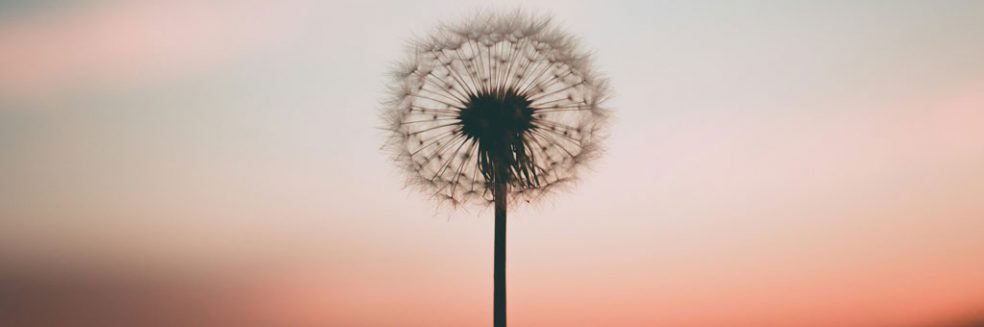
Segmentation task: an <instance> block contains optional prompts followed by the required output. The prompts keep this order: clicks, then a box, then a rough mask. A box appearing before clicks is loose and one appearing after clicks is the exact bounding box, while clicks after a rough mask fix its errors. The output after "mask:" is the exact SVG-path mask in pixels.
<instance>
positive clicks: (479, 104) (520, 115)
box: [459, 90, 533, 152]
mask: <svg viewBox="0 0 984 327" xmlns="http://www.w3.org/2000/svg"><path fill="white" fill-rule="evenodd" d="M468 100H469V101H468V103H467V104H466V105H465V108H464V109H462V110H461V113H460V116H459V118H460V119H461V124H462V132H463V133H464V134H465V136H467V137H469V138H473V139H475V140H476V141H478V143H479V146H480V147H482V148H485V149H486V150H487V151H493V152H498V151H509V150H510V148H513V147H514V144H513V143H515V142H522V136H523V133H525V132H526V131H527V130H529V129H530V126H531V122H532V120H533V109H532V108H530V101H529V100H527V99H526V97H525V96H522V95H519V94H517V93H516V92H515V91H512V90H507V91H505V92H493V93H480V94H477V95H473V96H471V97H469V99H468Z"/></svg>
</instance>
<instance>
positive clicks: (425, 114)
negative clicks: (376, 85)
mask: <svg viewBox="0 0 984 327" xmlns="http://www.w3.org/2000/svg"><path fill="white" fill-rule="evenodd" d="M391 76H392V79H391V81H390V93H391V94H390V98H389V99H388V100H387V101H385V107H384V118H385V120H386V129H387V130H388V131H389V132H390V138H389V140H388V141H387V143H386V145H385V148H387V149H389V150H390V151H392V153H393V154H394V159H395V161H396V162H397V163H398V165H399V166H401V167H402V168H403V169H405V170H406V173H407V174H408V176H409V180H410V183H409V184H410V185H416V186H418V187H419V188H420V189H421V190H423V191H424V192H427V193H429V194H433V195H434V196H435V197H437V198H439V199H441V200H444V201H447V202H450V203H451V204H453V205H460V204H463V203H468V202H471V203H484V204H490V203H494V205H495V216H496V219H495V258H494V265H495V268H494V275H495V277H494V279H495V287H494V294H495V296H494V319H493V320H494V325H495V326H505V226H506V225H505V223H506V207H507V206H506V204H507V202H515V201H517V200H518V201H532V200H534V199H537V198H539V197H540V196H542V195H543V194H546V193H548V192H549V191H551V190H553V189H556V188H557V187H558V186H562V185H565V184H568V183H570V182H572V181H574V180H575V179H576V177H577V172H578V170H579V168H582V166H584V165H585V164H586V163H588V162H589V161H590V160H591V159H593V158H594V157H595V156H596V155H597V154H598V153H599V151H600V148H599V144H598V143H599V141H600V140H601V138H602V137H601V136H602V135H601V134H602V132H603V127H604V123H605V118H606V117H607V114H606V112H607V111H606V110H605V109H604V108H603V107H602V105H603V102H604V101H605V100H606V98H607V81H606V80H605V79H604V78H600V77H598V76H597V74H596V73H595V72H594V71H593V70H592V68H591V65H590V58H589V55H588V54H587V53H586V52H583V51H581V50H580V49H578V48H577V45H576V43H575V40H574V38H573V37H572V36H570V35H568V34H566V33H564V32H562V31H560V30H559V29H557V28H556V27H555V26H554V25H553V24H552V23H551V20H550V19H549V18H547V17H541V16H533V15H527V14H523V13H521V12H519V11H516V12H511V13H506V14H489V13H485V14H479V15H476V16H475V17H471V18H470V19H467V20H464V21H463V22H462V23H458V24H444V25H441V26H440V27H438V28H437V29H436V31H434V32H433V33H432V34H431V35H430V36H428V37H426V38H424V39H422V40H418V41H416V42H414V43H412V45H411V47H410V50H409V56H408V57H407V59H406V60H405V61H404V62H403V63H401V64H399V65H398V68H396V69H395V70H394V71H393V72H392V73H391Z"/></svg>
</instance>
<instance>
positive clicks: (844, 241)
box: [0, 0, 984, 326]
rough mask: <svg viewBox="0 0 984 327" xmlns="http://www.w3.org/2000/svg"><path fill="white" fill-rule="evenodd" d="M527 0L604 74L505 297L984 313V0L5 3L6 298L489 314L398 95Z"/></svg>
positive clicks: (454, 216)
mask: <svg viewBox="0 0 984 327" xmlns="http://www.w3.org/2000/svg"><path fill="white" fill-rule="evenodd" d="M514 8H522V9H524V10H528V11H530V12H534V13H541V14H549V15H551V16H553V18H554V20H555V22H556V23H557V24H558V25H559V26H561V27H563V28H564V29H565V30H566V31H568V32H569V33H571V34H574V35H577V36H579V41H580V45H581V46H582V47H584V48H585V49H587V50H589V51H591V52H592V53H593V58H594V65H595V67H597V69H598V70H599V71H600V72H602V73H603V74H604V75H605V76H606V77H608V78H609V79H610V82H611V88H612V90H613V93H614V97H613V98H612V100H611V101H610V102H608V107H610V108H611V109H612V111H613V119H612V121H611V122H610V126H609V134H610V136H609V137H608V139H607V140H606V141H605V147H606V150H605V154H604V155H603V156H602V157H601V158H600V159H599V160H598V161H595V162H594V163H593V164H592V165H591V167H590V168H589V169H588V170H587V171H585V172H584V173H582V174H581V175H582V176H581V177H582V178H581V180H580V181H579V182H578V183H577V185H576V186H575V187H573V188H572V189H571V190H569V191H567V192H560V193H557V194H553V195H551V196H549V197H547V198H544V199H542V200H541V201H538V202H536V203H530V204H516V205H511V211H510V216H509V219H510V220H509V227H508V228H509V229H508V242H509V243H508V253H509V254H508V258H509V261H508V283H509V284H508V287H509V291H508V295H509V298H508V301H509V322H510V324H512V325H513V326H725V325H727V326H947V325H948V324H954V326H956V325H959V324H960V323H963V322H967V321H970V320H969V319H979V318H980V317H981V316H984V260H982V259H984V237H981V232H982V231H984V201H982V200H981V194H984V170H982V169H981V167H984V60H982V59H981V58H984V42H981V37H982V36H984V3H981V2H975V1H831V2H820V1H817V2H808V1H497V2H495V4H489V3H486V2H481V1H413V2H409V1H408V2H384V1H329V2H317V1H299V0H288V1H278V2H260V1H242V2H233V1H222V0H204V1H190V0H177V1H168V2H151V1H130V2H123V1H78V2H35V3H30V2H25V3H18V2H3V3H0V285H2V286H0V289H3V290H6V291H5V292H4V293H6V295H0V297H5V298H8V300H9V299H14V301H12V302H10V303H14V305H12V306H9V307H8V309H7V310H3V309H0V322H4V321H5V320H6V324H4V323H0V324H3V325H11V326H18V325H24V326H31V325H38V324H43V323H48V324H51V325H65V324H68V323H69V322H75V323H78V322H89V323H91V324H93V325H103V326H107V325H112V324H118V325H134V324H139V325H145V326H153V324H154V323H158V324H161V325H189V324H193V323H202V322H205V323H204V324H206V325H230V326H231V325H243V324H244V322H249V323H250V324H266V325H269V326H285V325H290V326H482V325H488V323H489V321H490V320H491V315H492V312H491V307H492V305H491V304H492V296H491V295H492V237H493V234H492V231H493V228H492V227H493V224H492V223H493V219H492V210H491V208H484V207H474V206H466V207H461V208H450V207H447V206H445V205H440V204H439V203H436V202H434V201H432V200H431V199H430V198H429V197H428V196H427V194H423V193H420V192H417V191H415V190H413V189H408V188H405V187H404V180H405V176H402V172H401V171H400V170H399V169H398V168H397V167H396V166H395V165H394V163H393V162H392V161H391V160H390V158H389V155H388V154H387V153H385V152H384V151H382V150H380V147H381V145H382V143H383V142H384V140H385V138H386V135H385V132H384V131H383V130H381V129H380V127H381V126H382V125H383V121H382V120H381V119H380V118H379V112H380V109H381V107H382V105H381V101H382V100H383V98H384V97H385V94H386V83H387V81H388V77H387V75H386V74H387V72H388V71H389V70H390V69H391V68H393V67H394V64H395V63H396V62H397V61H399V60H400V59H402V58H403V55H404V54H405V52H406V50H407V45H408V43H409V42H410V40H413V39H414V38H416V37H422V36H425V35H427V34H428V33H429V32H430V31H432V30H433V29H434V27H435V26H437V25H438V24H439V23H440V22H453V21H456V20H459V19H462V18H463V17H468V16H469V15H470V14H472V13H474V12H476V11H478V10H510V9H514ZM11 308H13V309H11Z"/></svg>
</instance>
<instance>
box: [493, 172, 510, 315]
mask: <svg viewBox="0 0 984 327" xmlns="http://www.w3.org/2000/svg"><path fill="white" fill-rule="evenodd" d="M500 175H501V174H500ZM508 192H509V186H508V184H506V181H505V180H501V179H497V180H496V182H495V192H494V193H493V194H492V197H493V198H495V253H494V254H493V256H494V257H493V261H494V267H493V274H492V278H493V279H494V284H495V285H494V292H493V305H492V308H493V309H492V311H493V316H492V325H493V326H494V327H506V195H507V194H508Z"/></svg>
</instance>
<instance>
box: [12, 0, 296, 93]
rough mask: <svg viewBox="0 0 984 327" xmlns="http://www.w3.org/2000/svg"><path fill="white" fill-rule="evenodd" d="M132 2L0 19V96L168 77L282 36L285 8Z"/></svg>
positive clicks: (287, 17) (287, 22) (287, 23)
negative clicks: (4, 20) (7, 19)
mask: <svg viewBox="0 0 984 327" xmlns="http://www.w3.org/2000/svg"><path fill="white" fill-rule="evenodd" d="M219 4H220V3H215V2H195V1H178V2H133V3H112V4H97V5H92V6H89V7H82V8H78V9H72V10H66V11H55V12H49V13H42V14H40V15H35V16H29V17H15V18H13V19H12V20H11V21H9V22H6V23H2V24H0V71H3V72H4V73H3V74H0V95H4V96H19V97H31V96H42V95H44V94H45V93H46V92H51V91H57V90H59V89H60V88H62V87H71V86H80V85H93V84H101V83H109V84H110V85H120V84H126V83H132V82H135V81H144V80H154V79H166V78H169V77H173V76H182V75H181V74H187V73H189V72H195V71H201V70H205V69H208V68H210V67H214V66H216V65H220V64H222V63H224V62H228V61H231V60H235V59H236V58H239V57H241V56H244V55H248V54H250V53H253V52H255V51H257V50H260V49H267V48H270V47H274V46H276V45H277V43H276V42H279V41H283V39H281V37H283V36H284V34H285V33H289V32H290V29H291V28H292V27H296V25H295V24H292V23H293V22H295V21H296V19H292V18H295V17H294V16H292V15H291V14H292V13H293V12H294V11H291V10H290V9H291V8H289V7H283V6H281V7H276V8H273V7H270V6H259V5H253V6H245V5H241V6H233V7H230V6H220V5H219Z"/></svg>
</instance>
